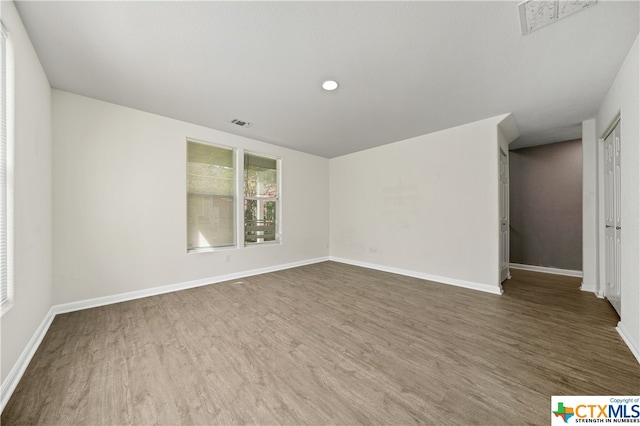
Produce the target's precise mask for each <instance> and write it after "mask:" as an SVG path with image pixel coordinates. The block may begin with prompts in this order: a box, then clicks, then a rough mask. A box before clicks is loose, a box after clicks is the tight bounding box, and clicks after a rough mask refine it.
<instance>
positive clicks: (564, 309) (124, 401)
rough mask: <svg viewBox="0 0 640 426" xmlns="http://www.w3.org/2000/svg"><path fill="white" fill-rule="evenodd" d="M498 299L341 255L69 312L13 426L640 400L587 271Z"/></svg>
mask: <svg viewBox="0 0 640 426" xmlns="http://www.w3.org/2000/svg"><path fill="white" fill-rule="evenodd" d="M512 273H513V278H512V279H511V280H509V281H507V282H506V283H505V285H504V287H505V294H504V295H502V296H496V295H491V294H486V293H481V292H477V291H473V290H467V289H462V288H457V287H453V286H447V285H442V284H436V283H430V282H427V281H422V280H418V279H414V278H409V277H403V276H397V275H393V274H388V273H384V272H378V271H372V270H368V269H363V268H358V267H354V266H349V265H344V264H339V263H334V262H325V263H320V264H315V265H310V266H305V267H300V268H295V269H289V270H285V271H280V272H275V273H271V274H265V275H259V276H254V277H249V278H245V279H242V280H238V281H233V282H227V283H221V284H216V285H210V286H206V287H200V288H196V289H191V290H185V291H180V292H175V293H171V294H165V295H160V296H155V297H149V298H145V299H140V300H134V301H131V302H126V303H119V304H115V305H111V306H105V307H100V308H94V309H89V310H85V311H80V312H74V313H69V314H64V315H59V316H57V317H56V318H55V320H54V322H53V324H52V325H51V328H50V329H49V332H48V333H47V335H46V337H45V339H44V341H43V342H42V345H41V346H40V348H39V349H38V351H37V353H36V354H35V356H34V358H33V360H32V362H31V364H30V365H29V367H28V369H27V371H26V373H25V375H24V377H23V379H22V381H21V382H20V384H19V385H18V387H17V389H16V391H15V392H14V394H13V396H12V398H11V400H10V401H9V403H8V404H7V406H6V408H5V410H4V412H3V413H2V418H1V421H2V424H3V425H14V424H64V425H76V424H77V425H106V424H109V425H120V424H200V425H212V424H224V425H231V424H257V425H267V424H268V425H273V424H291V425H293V424H295V425H299V424H317V425H320V424H323V425H324V424H394V425H400V424H402V425H405V424H429V425H445V424H486V425H489V424H490V425H501V424H504V425H515V424H545V425H546V424H549V421H550V408H551V404H550V397H551V395H610V394H614V395H616V394H617V395H626V394H630V395H638V394H640V365H638V363H637V361H636V359H635V358H634V357H633V355H632V354H631V352H630V351H629V349H628V348H627V347H626V346H625V345H624V343H623V342H622V340H621V338H620V337H619V336H618V334H617V333H616V331H615V326H616V323H617V316H616V314H615V313H614V311H613V309H612V308H611V307H610V306H609V305H608V303H607V302H606V301H604V300H600V299H597V298H596V297H595V296H594V295H593V294H591V293H585V292H581V291H580V290H579V286H580V280H579V279H575V278H567V277H559V276H553V275H546V274H539V273H534V272H527V271H518V270H514V271H512Z"/></svg>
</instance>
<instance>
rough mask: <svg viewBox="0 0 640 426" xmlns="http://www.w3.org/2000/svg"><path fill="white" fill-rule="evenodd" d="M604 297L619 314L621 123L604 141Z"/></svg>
mask: <svg viewBox="0 0 640 426" xmlns="http://www.w3.org/2000/svg"><path fill="white" fill-rule="evenodd" d="M603 151H604V226H605V230H604V238H605V248H604V251H605V288H604V295H605V297H606V298H607V299H608V300H609V302H610V303H611V304H612V305H613V307H614V308H615V310H616V311H617V312H618V314H620V269H621V268H620V266H621V264H620V240H621V233H622V225H621V221H620V122H618V123H617V124H616V126H615V127H614V129H613V130H612V131H611V133H609V135H607V137H606V138H605V140H604V150H603Z"/></svg>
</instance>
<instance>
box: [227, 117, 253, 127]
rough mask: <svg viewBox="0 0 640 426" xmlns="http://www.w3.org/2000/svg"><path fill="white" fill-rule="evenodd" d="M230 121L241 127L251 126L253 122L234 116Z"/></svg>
mask: <svg viewBox="0 0 640 426" xmlns="http://www.w3.org/2000/svg"><path fill="white" fill-rule="evenodd" d="M230 123H233V124H235V125H237V126H240V127H251V123H249V122H248V121H242V120H238V119H237V118H234V119H233V120H231V121H230Z"/></svg>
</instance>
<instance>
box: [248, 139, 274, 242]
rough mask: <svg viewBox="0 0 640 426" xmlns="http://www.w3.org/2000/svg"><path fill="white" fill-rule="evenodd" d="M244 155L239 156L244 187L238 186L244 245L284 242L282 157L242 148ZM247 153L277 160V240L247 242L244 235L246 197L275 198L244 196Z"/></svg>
mask: <svg viewBox="0 0 640 426" xmlns="http://www.w3.org/2000/svg"><path fill="white" fill-rule="evenodd" d="M241 154H242V156H241V157H240V156H239V160H240V163H241V167H239V169H241V171H240V173H241V175H240V177H241V182H242V188H240V185H238V187H239V188H240V200H239V203H238V204H239V205H240V211H241V214H242V220H241V221H240V224H239V225H240V234H238V235H242V242H243V244H244V247H262V246H269V245H280V244H282V158H281V157H278V156H274V155H269V154H263V153H261V152H256V151H249V150H242V152H241ZM245 154H249V155H255V156H258V157H264V158H269V159H271V160H275V161H276V170H277V171H278V196H277V197H276V198H275V201H276V239H275V241H262V242H255V243H247V242H246V240H245V235H244V200H245V199H258V198H260V199H263V200H274V199H273V198H266V197H246V198H245V196H244V155H245Z"/></svg>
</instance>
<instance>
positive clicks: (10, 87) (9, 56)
mask: <svg viewBox="0 0 640 426" xmlns="http://www.w3.org/2000/svg"><path fill="white" fill-rule="evenodd" d="M0 31H2V37H3V38H4V39H5V58H4V61H3V66H4V67H5V70H4V71H5V84H6V87H5V91H6V92H5V93H6V99H5V108H6V111H5V114H6V123H5V131H6V138H7V139H6V173H7V181H6V197H7V207H6V209H7V210H6V212H5V214H6V216H7V230H6V231H7V234H6V235H7V241H6V243H7V253H6V256H7V257H6V267H7V300H6V301H5V303H3V304H1V305H0V316H3V315H4V314H6V313H7V312H8V311H9V310H10V309H11V308H12V307H13V303H14V264H13V237H14V217H13V216H14V203H13V201H14V148H15V146H14V122H15V84H14V82H15V79H14V62H13V60H14V59H13V58H14V56H13V45H12V43H11V39H10V38H9V34H8V32H7V31H6V29H5V27H4V25H2V23H1V22H0Z"/></svg>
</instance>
